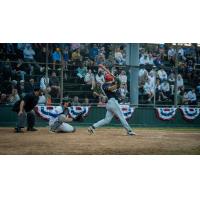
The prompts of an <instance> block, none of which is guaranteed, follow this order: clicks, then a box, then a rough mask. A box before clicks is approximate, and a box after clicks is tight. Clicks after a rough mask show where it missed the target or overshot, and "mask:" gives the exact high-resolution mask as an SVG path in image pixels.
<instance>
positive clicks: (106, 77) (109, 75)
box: [105, 74, 114, 82]
mask: <svg viewBox="0 0 200 200" xmlns="http://www.w3.org/2000/svg"><path fill="white" fill-rule="evenodd" d="M105 81H106V82H110V81H114V78H113V76H112V75H111V74H106V75H105Z"/></svg>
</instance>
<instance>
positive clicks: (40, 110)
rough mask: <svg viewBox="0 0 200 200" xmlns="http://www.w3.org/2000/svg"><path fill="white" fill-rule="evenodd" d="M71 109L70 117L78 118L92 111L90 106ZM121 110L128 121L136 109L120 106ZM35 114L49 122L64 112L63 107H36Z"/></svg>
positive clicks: (72, 107)
mask: <svg viewBox="0 0 200 200" xmlns="http://www.w3.org/2000/svg"><path fill="white" fill-rule="evenodd" d="M68 109H69V117H71V118H76V117H77V115H79V114H80V113H83V116H85V117H86V116H87V115H88V113H89V110H90V106H71V107H69V108H68ZM120 109H121V111H122V113H123V115H124V117H125V118H126V119H129V118H131V117H132V115H133V113H134V110H135V108H134V107H130V105H120ZM35 112H36V113H37V114H38V115H39V116H40V117H41V118H42V119H44V120H49V116H52V117H57V116H58V115H59V114H61V113H62V112H63V109H62V106H36V107H35Z"/></svg>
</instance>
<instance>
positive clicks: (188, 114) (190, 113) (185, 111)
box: [180, 106, 200, 120]
mask: <svg viewBox="0 0 200 200" xmlns="http://www.w3.org/2000/svg"><path fill="white" fill-rule="evenodd" d="M180 110H181V112H182V115H183V118H184V119H186V120H194V119H196V118H197V117H198V116H199V113H200V108H190V107H187V106H182V107H180Z"/></svg>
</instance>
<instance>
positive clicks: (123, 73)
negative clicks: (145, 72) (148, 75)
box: [118, 70, 127, 85]
mask: <svg viewBox="0 0 200 200" xmlns="http://www.w3.org/2000/svg"><path fill="white" fill-rule="evenodd" d="M118 78H119V80H120V82H121V83H122V84H125V85H127V76H126V71H125V70H122V71H121V73H120V74H119V76H118Z"/></svg>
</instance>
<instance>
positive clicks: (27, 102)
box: [12, 86, 41, 133]
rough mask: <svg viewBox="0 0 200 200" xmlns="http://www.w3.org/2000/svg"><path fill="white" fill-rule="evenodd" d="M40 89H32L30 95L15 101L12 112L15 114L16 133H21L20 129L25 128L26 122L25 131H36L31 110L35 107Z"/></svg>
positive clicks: (33, 114)
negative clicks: (16, 115) (16, 116)
mask: <svg viewBox="0 0 200 200" xmlns="http://www.w3.org/2000/svg"><path fill="white" fill-rule="evenodd" d="M40 94H41V92H40V88H39V87H38V86H36V87H34V91H33V92H32V93H29V94H26V95H25V96H24V98H23V99H22V100H19V101H17V102H16V103H15V104H14V106H13V108H12V111H14V112H17V114H18V119H17V127H16V128H15V132H16V133H22V132H23V131H22V128H24V127H25V122H26V121H27V131H37V129H35V128H34V125H35V113H34V111H33V108H34V107H35V106H36V105H37V103H38V100H39V96H40Z"/></svg>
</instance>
